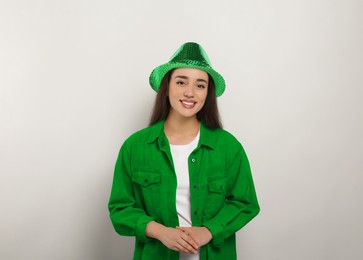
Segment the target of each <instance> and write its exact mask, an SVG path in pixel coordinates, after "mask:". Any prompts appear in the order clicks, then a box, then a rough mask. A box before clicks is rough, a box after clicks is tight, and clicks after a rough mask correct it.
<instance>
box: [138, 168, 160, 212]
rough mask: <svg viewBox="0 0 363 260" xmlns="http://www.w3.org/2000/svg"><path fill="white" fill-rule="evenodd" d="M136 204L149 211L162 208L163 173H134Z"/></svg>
mask: <svg viewBox="0 0 363 260" xmlns="http://www.w3.org/2000/svg"><path fill="white" fill-rule="evenodd" d="M132 181H133V182H134V190H135V197H136V198H135V199H136V202H137V203H138V204H140V205H142V206H143V207H144V209H146V210H147V211H149V210H152V209H153V208H154V207H160V199H161V193H160V183H161V173H160V172H151V171H135V172H133V173H132Z"/></svg>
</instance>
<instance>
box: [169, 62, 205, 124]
mask: <svg viewBox="0 0 363 260" xmlns="http://www.w3.org/2000/svg"><path fill="white" fill-rule="evenodd" d="M208 79H209V77H208V74H207V73H206V72H205V71H203V70H199V69H192V68H178V69H175V70H174V71H173V72H172V74H171V77H170V82H169V93H168V96H169V101H170V106H171V109H170V113H169V116H181V117H186V118H189V117H194V116H196V114H197V113H198V112H199V111H200V110H201V109H202V107H203V105H204V103H205V100H206V98H207V94H208Z"/></svg>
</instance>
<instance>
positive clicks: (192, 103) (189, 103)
mask: <svg viewBox="0 0 363 260" xmlns="http://www.w3.org/2000/svg"><path fill="white" fill-rule="evenodd" d="M183 104H185V105H188V106H192V105H194V102H185V101H183Z"/></svg>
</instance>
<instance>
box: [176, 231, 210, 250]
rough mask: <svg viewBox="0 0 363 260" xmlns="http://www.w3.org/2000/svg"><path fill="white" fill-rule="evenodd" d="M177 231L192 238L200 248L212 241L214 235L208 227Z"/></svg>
mask: <svg viewBox="0 0 363 260" xmlns="http://www.w3.org/2000/svg"><path fill="white" fill-rule="evenodd" d="M176 229H178V230H181V231H183V232H184V233H185V234H186V235H188V236H189V237H191V238H192V239H193V240H194V241H195V242H197V246H198V247H201V246H204V245H206V244H208V243H209V241H211V240H212V233H211V232H210V231H209V229H208V228H206V227H176Z"/></svg>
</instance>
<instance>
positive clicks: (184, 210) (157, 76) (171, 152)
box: [109, 42, 259, 260]
mask: <svg viewBox="0 0 363 260" xmlns="http://www.w3.org/2000/svg"><path fill="white" fill-rule="evenodd" d="M150 85H151V87H152V88H153V89H154V90H155V91H156V92H157V97H156V101H155V105H154V110H153V114H152V117H151V121H150V126H149V127H148V128H145V129H143V130H141V131H139V132H136V133H135V134H133V135H131V136H130V137H129V138H128V139H127V140H126V141H125V142H124V144H123V145H122V148H121V150H120V153H119V157H118V159H117V162H116V166H115V174H114V180H113V185H112V191H111V196H110V201H109V211H110V218H111V221H112V223H113V226H114V228H115V230H116V232H118V233H119V234H120V235H125V236H135V237H136V243H135V252H134V259H152V260H155V259H163V260H164V259H226V260H230V259H237V256H236V241H235V233H236V232H237V231H238V230H239V229H241V228H242V227H243V226H244V225H246V224H247V223H248V222H249V221H250V220H251V219H252V218H254V217H255V216H256V215H257V214H258V212H259V206H258V202H257V198H256V194H255V188H254V185H253V180H252V176H251V171H250V167H249V163H248V159H247V156H246V154H245V152H244V150H243V147H242V146H241V144H240V143H239V142H238V141H237V140H236V139H235V138H234V137H233V136H232V135H231V134H230V133H228V132H227V131H225V130H223V129H222V126H221V123H220V119H219V113H218V107H217V99H216V97H218V96H220V95H222V94H223V92H224V90H225V82H224V79H223V77H222V76H221V75H220V74H219V73H218V72H216V71H215V70H214V69H213V68H212V67H211V65H210V61H209V59H208V56H207V54H206V53H205V51H204V50H203V48H202V47H201V46H200V45H198V44H197V43H191V42H189V43H185V44H183V45H182V46H181V47H180V48H179V49H178V50H177V52H176V53H175V54H174V55H173V56H172V58H171V60H170V61H169V62H168V63H165V64H163V65H161V66H159V67H157V68H156V69H154V70H153V72H152V73H151V75H150Z"/></svg>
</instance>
